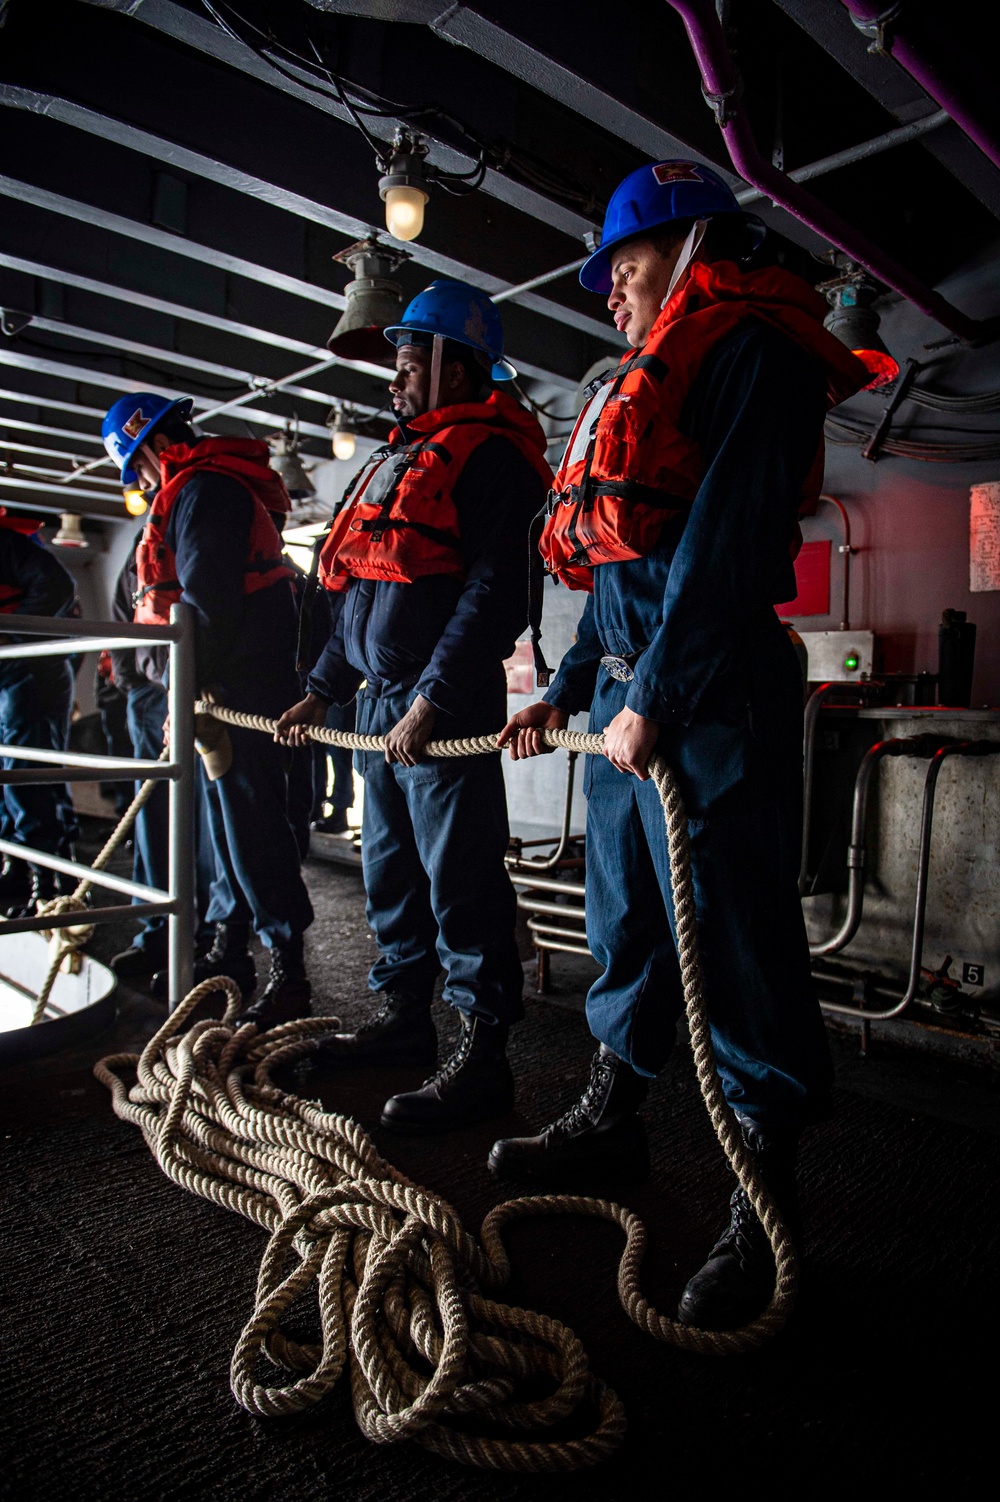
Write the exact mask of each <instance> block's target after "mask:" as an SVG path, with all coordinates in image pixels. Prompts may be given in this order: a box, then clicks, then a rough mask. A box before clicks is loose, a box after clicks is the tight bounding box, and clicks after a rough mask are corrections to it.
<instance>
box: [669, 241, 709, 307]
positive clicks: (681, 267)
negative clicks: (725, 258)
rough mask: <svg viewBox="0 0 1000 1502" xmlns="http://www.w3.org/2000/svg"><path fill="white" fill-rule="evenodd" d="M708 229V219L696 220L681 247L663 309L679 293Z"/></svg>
mask: <svg viewBox="0 0 1000 1502" xmlns="http://www.w3.org/2000/svg"><path fill="white" fill-rule="evenodd" d="M707 229H708V220H707V219H696V220H695V222H694V223H693V224H692V226H691V228H690V229H689V230H688V234H687V239H686V240H685V241H684V244H683V245H682V246H681V249H680V254H679V255H678V257H677V264H676V265H675V266H674V273H673V276H672V277H671V278H670V286H669V287H668V288H667V295H666V297H665V298H664V299H663V301H662V302H661V303H660V307H661V309H662V308H665V307H666V306H667V303H668V302H669V301H670V299H671V297H673V295H674V293H675V292H676V291H677V288H678V287H679V286H680V285H681V281H682V280H683V278H684V277H685V276H686V275H687V273H688V271H689V270H690V267H691V262H692V261H693V260H694V258H695V256H696V255H697V253H698V247H699V246H700V245H701V242H702V240H704V238H705V231H706V230H707Z"/></svg>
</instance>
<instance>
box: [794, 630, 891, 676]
mask: <svg viewBox="0 0 1000 1502" xmlns="http://www.w3.org/2000/svg"><path fill="white" fill-rule="evenodd" d="M799 635H800V636H801V638H802V642H803V645H804V646H805V649H806V653H807V655H808V658H809V671H808V673H807V675H806V676H807V677H808V679H809V682H810V683H857V682H858V681H859V680H860V679H862V678H870V677H871V676H872V674H873V672H874V670H875V669H874V663H875V633H874V631H800V632H799Z"/></svg>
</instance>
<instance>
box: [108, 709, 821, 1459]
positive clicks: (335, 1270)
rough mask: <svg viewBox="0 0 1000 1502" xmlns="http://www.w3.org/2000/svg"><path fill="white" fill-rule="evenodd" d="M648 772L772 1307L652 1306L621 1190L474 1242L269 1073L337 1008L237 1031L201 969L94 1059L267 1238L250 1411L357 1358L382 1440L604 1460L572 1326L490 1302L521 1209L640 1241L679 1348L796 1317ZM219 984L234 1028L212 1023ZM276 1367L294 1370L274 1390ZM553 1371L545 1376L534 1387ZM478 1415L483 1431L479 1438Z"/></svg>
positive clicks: (301, 1052) (714, 1342)
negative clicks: (295, 1324) (723, 1320)
mask: <svg viewBox="0 0 1000 1502" xmlns="http://www.w3.org/2000/svg"><path fill="white" fill-rule="evenodd" d="M197 712H198V713H199V714H212V715H214V716H215V717H216V718H218V719H220V720H222V721H223V722H224V723H227V724H230V725H235V726H237V727H239V728H243V729H251V730H259V731H262V732H265V733H267V734H271V735H273V733H274V729H275V722H274V721H273V720H268V719H266V718H265V717H264V716H261V715H249V714H243V713H242V712H240V711H236V710H230V709H226V708H224V707H223V706H221V705H217V704H213V703H208V702H199V704H198V705H197ZM310 735H311V736H312V738H313V739H314V740H317V741H319V742H320V743H322V744H326V745H337V746H349V747H351V748H353V749H355V750H365V751H377V750H382V749H384V742H383V740H382V738H381V737H375V736H359V735H357V734H355V733H353V732H344V731H328V730H325V729H321V728H315V729H312V730H311V731H310ZM496 739H497V738H496V736H479V737H471V738H466V739H463V740H454V741H436V742H430V743H429V744H428V746H427V748H426V754H427V755H430V756H468V755H479V754H484V753H488V752H493V751H496V750H497V745H496ZM544 739H545V741H546V743H547V744H549V745H551V746H561V747H564V748H565V749H566V750H569V751H574V752H584V753H589V754H600V753H601V751H602V749H603V738H602V737H601V736H599V735H586V734H583V733H581V732H579V731H565V730H563V731H546V732H544ZM649 770H650V775H651V777H652V779H653V781H654V783H655V785H656V788H657V791H658V793H659V797H660V801H661V804H662V806H663V813H664V824H665V831H666V838H667V848H668V853H669V858H670V873H671V886H672V893H673V904H674V912H675V919H676V929H677V949H678V959H679V963H680V971H681V977H682V981H683V986H684V997H685V1009H686V1014H687V1020H688V1027H689V1029H690V1034H691V1045H692V1052H693V1055H694V1061H695V1069H696V1071H697V1076H698V1083H699V1086H700V1088H701V1093H702V1096H703V1099H704V1101H705V1106H706V1109H707V1110H708V1113H709V1117H710V1118H711V1121H712V1126H713V1128H714V1130H715V1133H716V1137H717V1138H718V1141H719V1144H720V1146H721V1148H722V1150H723V1152H724V1153H725V1155H726V1159H727V1161H728V1162H729V1164H730V1167H731V1168H732V1169H733V1172H734V1173H735V1175H736V1177H737V1178H738V1179H739V1182H740V1184H741V1185H742V1186H743V1188H744V1190H745V1191H746V1193H747V1195H748V1197H749V1199H750V1202H751V1204H752V1205H753V1208H754V1212H755V1213H756V1215H757V1217H758V1219H759V1220H760V1223H761V1225H762V1227H763V1229H764V1231H765V1233H766V1235H767V1237H768V1240H769V1242H770V1245H771V1249H772V1252H773V1254H774V1258H775V1270H776V1276H775V1287H774V1293H773V1295H772V1297H771V1301H770V1303H769V1304H768V1307H767V1308H766V1309H765V1310H764V1312H763V1313H762V1314H761V1315H759V1316H758V1317H757V1318H756V1319H755V1320H753V1321H751V1323H749V1324H748V1325H746V1326H744V1327H743V1328H742V1329H738V1330H727V1331H709V1330H698V1329H694V1328H692V1327H690V1326H686V1325H682V1324H680V1323H679V1322H678V1321H676V1320H673V1319H669V1318H668V1317H666V1316H665V1315H662V1314H659V1313H658V1312H657V1311H656V1310H655V1309H654V1308H653V1307H652V1306H651V1305H650V1303H649V1301H648V1300H647V1299H646V1298H645V1296H644V1295H643V1293H642V1288H641V1281H640V1272H641V1266H642V1261H643V1256H644V1254H645V1250H646V1231H645V1228H644V1226H643V1224H642V1222H641V1221H640V1220H639V1218H638V1216H636V1215H635V1214H634V1213H633V1212H632V1211H630V1210H628V1209H626V1208H625V1207H623V1206H621V1205H618V1204H616V1203H614V1202H613V1201H610V1200H604V1199H594V1198H588V1197H583V1196H578V1195H559V1194H552V1195H536V1196H530V1197H525V1198H520V1199H513V1200H508V1201H507V1202H506V1203H504V1204H501V1205H498V1206H497V1207H496V1208H495V1209H494V1210H492V1211H491V1212H490V1213H489V1215H487V1217H486V1219H485V1221H484V1222H483V1225H482V1228H481V1231H480V1235H479V1239H478V1240H477V1239H476V1238H475V1237H474V1236H472V1235H471V1234H470V1233H469V1232H468V1231H466V1230H465V1229H464V1227H463V1226H462V1224H461V1222H460V1220H459V1218H458V1216H457V1214H456V1212H455V1211H454V1209H453V1208H452V1207H451V1206H450V1205H449V1204H448V1203H447V1201H446V1200H444V1199H442V1198H441V1197H440V1196H439V1195H437V1194H434V1193H433V1192H432V1191H430V1190H428V1189H423V1188H421V1187H420V1186H419V1185H416V1184H413V1183H412V1182H411V1181H410V1180H409V1179H407V1178H406V1177H405V1176H404V1175H403V1174H402V1173H400V1171H399V1170H398V1169H396V1168H394V1167H393V1166H392V1165H391V1164H389V1163H387V1162H385V1161H384V1160H383V1159H382V1158H381V1157H380V1155H379V1153H378V1151H377V1149H376V1148H375V1145H374V1143H373V1142H372V1141H371V1140H370V1138H369V1137H368V1136H367V1134H366V1133H365V1132H364V1131H363V1129H362V1128H361V1127H360V1126H359V1125H358V1123H357V1122H355V1121H352V1120H350V1119H349V1118H347V1117H344V1116H341V1115H338V1114H336V1113H334V1112H330V1111H327V1110H326V1109H324V1107H323V1106H322V1105H321V1104H320V1103H319V1102H318V1101H310V1100H305V1099H302V1098H300V1097H298V1096H296V1095H293V1094H291V1093H289V1092H288V1091H286V1090H284V1089H281V1088H279V1087H278V1086H277V1085H276V1084H275V1083H274V1081H273V1078H272V1074H273V1071H274V1070H275V1069H277V1068H278V1067H282V1066H285V1065H287V1064H289V1063H292V1062H295V1061H297V1060H300V1059H303V1058H306V1057H308V1056H309V1055H310V1054H311V1053H313V1052H314V1051H315V1050H316V1048H317V1046H318V1045H319V1044H320V1043H321V1042H322V1040H323V1038H324V1037H325V1036H326V1035H328V1034H332V1033H335V1032H337V1031H338V1030H339V1028H340V1023H339V1021H338V1019H337V1018H309V1019H306V1020H304V1021H301V1022H292V1023H287V1024H285V1025H284V1026H282V1027H277V1028H274V1029H272V1030H271V1031H269V1032H265V1033H262V1034H261V1033H258V1031H257V1029H256V1027H254V1026H253V1025H250V1024H244V1025H242V1026H241V1025H240V1024H239V1013H240V1010H241V1008H242V1005H243V1003H242V999H241V996H240V992H239V988H238V987H237V986H236V984H235V983H234V982H233V981H231V980H229V979H225V978H221V979H213V980H208V981H203V982H202V983H201V985H198V986H195V987H194V989H193V990H192V991H191V992H190V993H189V995H188V996H187V997H186V998H185V999H184V1001H183V1002H182V1003H181V1004H180V1006H179V1007H178V1008H177V1009H176V1010H175V1011H174V1012H173V1013H172V1014H171V1015H170V1016H169V1017H168V1018H167V1019H166V1020H165V1022H164V1023H163V1025H162V1026H161V1027H160V1029H159V1030H158V1032H157V1033H156V1034H155V1035H154V1036H153V1037H152V1038H151V1039H150V1041H149V1042H148V1043H147V1045H146V1047H145V1049H144V1050H143V1052H142V1054H141V1055H128V1054H118V1055H114V1056H111V1057H109V1058H106V1059H103V1060H101V1061H100V1063H98V1064H97V1065H96V1066H95V1070H94V1072H95V1074H96V1076H97V1078H98V1079H99V1080H100V1081H101V1082H102V1083H103V1084H104V1085H105V1086H106V1087H107V1089H108V1090H109V1091H110V1093H111V1099H112V1106H113V1109H114V1111H115V1113H116V1114H117V1115H118V1116H119V1117H120V1118H121V1119H122V1120H124V1121H128V1122H130V1123H131V1124H132V1125H135V1126H137V1127H138V1128H139V1129H140V1131H141V1132H142V1134H143V1136H144V1138H145V1140H146V1143H147V1145H148V1146H149V1149H150V1151H151V1153H152V1154H153V1156H154V1157H155V1159H156V1161H157V1162H158V1163H159V1165H160V1167H161V1168H162V1169H163V1171H164V1172H165V1173H166V1174H167V1175H168V1176H169V1177H170V1178H172V1179H174V1181H175V1182H176V1183H178V1184H180V1185H181V1186H182V1187H183V1188H185V1189H187V1190H188V1191H189V1192H191V1193H194V1194H200V1195H202V1196H203V1197H204V1198H206V1199H209V1200H212V1201H213V1202H215V1203H216V1204H220V1205H223V1206H225V1207H226V1208H228V1209H230V1210H235V1211H237V1212H238V1213H239V1214H241V1215H244V1216H245V1217H246V1218H247V1219H249V1220H251V1221H253V1222H254V1223H255V1224H256V1225H259V1226H261V1227H262V1228H263V1229H265V1230H266V1231H267V1232H268V1233H269V1238H270V1239H269V1241H268V1245H267V1248H266V1250H265V1252H264V1257H263V1260H262V1262H261V1267H260V1272H259V1275H258V1280H257V1289H256V1294H255V1298H254V1307H253V1310H252V1312H251V1314H250V1317H249V1319H248V1320H247V1323H246V1325H245V1326H244V1328H243V1331H242V1332H241V1334H240V1337H239V1339H238V1341H237V1343H236V1347H235V1350H234V1352H233V1357H232V1363H231V1368H230V1383H231V1387H232V1391H233V1395H234V1396H235V1398H236V1400H237V1402H239V1403H240V1404H241V1405H242V1406H243V1407H244V1408H245V1409H246V1410H247V1411H248V1412H250V1413H252V1414H255V1415H257V1416H258V1417H275V1416H281V1415H287V1414H292V1413H300V1412H302V1411H303V1410H305V1409H307V1408H309V1407H311V1406H313V1405H314V1404H315V1403H317V1402H319V1401H320V1400H321V1399H322V1398H323V1397H324V1396H325V1395H326V1394H327V1393H328V1392H329V1391H330V1390H331V1388H332V1387H333V1386H334V1385H335V1384H336V1382H337V1381H338V1380H339V1378H340V1376H341V1375H342V1373H343V1371H344V1370H345V1368H346V1369H347V1370H348V1372H349V1377H350V1385H351V1393H352V1400H353V1404H354V1412H355V1417H356V1419H357V1422H358V1424H359V1426H360V1428H361V1430H362V1432H363V1433H364V1434H366V1435H367V1436H368V1437H369V1438H370V1439H372V1440H373V1441H375V1442H376V1443H379V1444H390V1443H392V1444H394V1443H398V1442H400V1441H402V1440H407V1439H412V1440H414V1441H415V1442H416V1443H417V1444H420V1445H422V1446H423V1447H424V1448H426V1449H428V1450H431V1451H433V1452H434V1453H436V1454H440V1455H445V1456H447V1457H448V1458H449V1459H451V1460H457V1461H460V1462H462V1463H463V1464H467V1465H473V1466H480V1467H489V1468H492V1469H498V1470H506V1471H512V1472H550V1473H554V1472H559V1471H571V1470H577V1469H580V1468H581V1467H585V1466H591V1465H596V1464H597V1463H598V1462H600V1461H601V1460H603V1459H605V1458H606V1457H607V1456H608V1455H610V1454H611V1453H612V1451H613V1450H614V1449H615V1448H616V1447H617V1445H618V1444H620V1442H621V1439H622V1436H623V1434H624V1430H625V1416H624V1411H623V1409H622V1405H621V1403H620V1401H619V1399H618V1398H617V1396H616V1395H615V1394H614V1393H613V1392H612V1391H611V1389H610V1388H608V1387H607V1386H605V1384H604V1383H602V1382H601V1381H600V1380H599V1379H598V1378H596V1377H595V1376H594V1375H593V1374H592V1373H591V1372H590V1370H589V1366H588V1363H587V1358H586V1354H585V1352H584V1350H583V1347H582V1346H581V1344H580V1342H579V1340H578V1339H577V1337H576V1336H575V1335H574V1334H573V1332H572V1331H571V1330H569V1329H567V1327H566V1326H565V1325H562V1324H561V1323H559V1321H557V1320H554V1319H550V1318H548V1317H547V1316H545V1315H543V1314H540V1313H537V1312H535V1311H532V1310H525V1309H518V1308H515V1307H513V1306H511V1305H508V1304H504V1303H502V1302H499V1301H498V1300H497V1299H496V1298H495V1297H493V1295H494V1294H495V1293H497V1292H499V1291H500V1290H502V1288H503V1287H504V1285H505V1284H506V1283H507V1281H508V1279H509V1277H510V1273H511V1267H510V1259H509V1257H508V1254H507V1251H506V1248H505V1246H504V1243H503V1235H502V1233H503V1230H504V1228H505V1227H506V1225H507V1224H508V1223H509V1222H511V1221H514V1220H520V1219H525V1218H528V1217H536V1216H549V1215H561V1216H579V1217H591V1218H597V1219H602V1220H606V1221H609V1222H611V1223H612V1224H614V1225H617V1226H618V1228H619V1229H620V1230H621V1232H622V1233H623V1236H624V1239H625V1245H624V1249H623V1251H622V1255H621V1259H620V1262H619V1267H618V1279H617V1284H618V1295H619V1299H620V1301H621V1304H622V1307H623V1309H624V1310H625V1312H626V1314H627V1315H628V1317H629V1318H630V1319H631V1320H632V1321H633V1322H634V1323H635V1324H636V1325H638V1326H639V1328H640V1329H643V1330H645V1331H646V1332H647V1333H648V1334H649V1335H651V1336H652V1337H653V1338H654V1339H656V1340H660V1341H663V1342H665V1343H667V1344H669V1345H672V1346H674V1347H676V1348H678V1349H680V1350H683V1351H689V1352H694V1353H697V1354H700V1355H711V1356H720V1355H736V1354H739V1353H742V1352H745V1351H750V1350H753V1349H755V1348H756V1347H758V1346H760V1345H761V1344H762V1343H763V1342H764V1341H766V1340H769V1339H770V1338H772V1337H773V1336H774V1335H775V1334H776V1333H777V1332H778V1331H779V1330H780V1329H781V1328H782V1326H783V1325H784V1324H785V1322H786V1321H787V1319H788V1316H789V1313H790V1311H791V1308H792V1305H793V1303H794V1299H795V1294H796V1287H797V1277H798V1274H797V1266H796V1259H795V1252H794V1248H793V1247H792V1244H791V1241H790V1239H789V1236H788V1232H787V1230H786V1228H785V1227H784V1225H783V1224H782V1222H781V1219H780V1217H779V1215H778V1212H777V1209H776V1207H775V1205H774V1202H773V1200H772V1198H771V1196H770V1194H769V1192H768V1190H767V1187H766V1185H765V1184H764V1183H763V1181H762V1179H761V1178H760V1175H759V1173H758V1171H757V1166H756V1163H755V1160H754V1159H753V1158H752V1156H751V1155H750V1154H749V1153H748V1152H747V1150H746V1147H745V1145H744V1143H743V1137H742V1133H741V1131H740V1128H739V1124H738V1122H737V1120H736V1118H735V1116H734V1115H733V1113H732V1111H731V1109H730V1107H729V1105H728V1103H727V1102H726V1099H725V1096H724V1094H723V1091H722V1086H721V1082H720V1080H719V1076H718V1071H717V1069H716V1065H715V1056H714V1052H713V1049H712V1039H711V1028H710V1024H709V1014H708V1006H707V999H706V996H705V990H704V982H703V976H702V967H701V961H700V956H699V949H698V922H697V911H696V906H695V897H694V884H693V880H692V876H691V863H690V850H689V842H688V828H687V818H686V815H685V812H684V805H683V800H682V799H681V796H680V793H679V791H678V788H677V784H676V781H675V779H674V777H673V775H672V773H671V771H670V768H669V766H668V765H667V763H666V761H665V760H664V758H663V757H662V756H661V755H660V754H658V753H654V755H653V756H652V758H651V759H650V763H649ZM147 786H149V784H147ZM137 801H138V800H137ZM130 812H131V810H130ZM109 843H110V842H109ZM102 854H103V852H102ZM220 994H221V996H222V998H223V1002H224V1010H223V1015H222V1017H221V1019H220V1018H218V1017H212V1016H205V1015H201V1014H203V1013H204V1011H205V1008H206V1006H207V1004H208V1002H209V1000H210V999H211V998H212V997H215V998H216V999H217V998H218V997H219V995H220ZM129 1074H131V1075H132V1076H133V1082H132V1083H131V1084H129V1083H128V1082H127V1076H128V1075H129ZM487 1290H488V1292H487ZM313 1296H315V1298H316V1299H317V1300H318V1305H319V1325H320V1332H319V1340H318V1342H317V1343H316V1344H315V1345H313V1344H303V1343H301V1342H299V1341H296V1340H295V1339H293V1338H292V1337H291V1336H290V1335H288V1334H287V1333H286V1332H285V1331H284V1330H283V1328H282V1325H283V1322H284V1321H285V1320H286V1317H287V1316H288V1314H289V1312H290V1311H291V1310H292V1309H293V1308H294V1307H295V1306H296V1305H297V1304H298V1303H299V1302H300V1301H301V1300H302V1299H303V1298H306V1297H313ZM262 1363H270V1366H271V1368H272V1369H273V1370H274V1371H276V1372H277V1373H279V1374H280V1372H282V1371H283V1372H285V1373H288V1374H290V1380H287V1381H281V1380H278V1379H277V1378H276V1379H275V1380H274V1381H273V1382H272V1383H271V1384H270V1385H268V1384H265V1383H263V1382H262V1381H261V1380H260V1379H259V1369H260V1367H261V1364H262ZM540 1381H541V1382H542V1383H543V1386H544V1388H545V1389H547V1391H543V1393H542V1395H541V1396H539V1383H540ZM526 1386H527V1388H528V1392H527V1393H526V1392H525V1387H526ZM570 1415H576V1416H577V1417H576V1419H575V1426H576V1427H577V1428H580V1427H581V1426H582V1425H585V1426H586V1429H585V1432H584V1433H583V1434H582V1436H581V1437H578V1438H576V1439H570V1440H567V1439H558V1440H557V1439H553V1438H552V1437H551V1436H546V1433H545V1431H546V1430H548V1429H551V1427H552V1426H553V1425H554V1424H556V1423H557V1422H559V1421H561V1420H563V1419H566V1418H568V1417H569V1416H570ZM472 1418H474V1419H475V1420H476V1421H477V1422H479V1421H481V1423H482V1427H483V1431H484V1432H478V1431H474V1430H473V1428H472V1427H471V1426H470V1419H472Z"/></svg>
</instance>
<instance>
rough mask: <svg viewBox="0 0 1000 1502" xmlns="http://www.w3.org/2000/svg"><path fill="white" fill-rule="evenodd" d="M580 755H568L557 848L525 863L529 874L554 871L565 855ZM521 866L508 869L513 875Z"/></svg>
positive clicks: (572, 752)
mask: <svg viewBox="0 0 1000 1502" xmlns="http://www.w3.org/2000/svg"><path fill="white" fill-rule="evenodd" d="M579 754H580V753H579V752H578V751H567V753H566V793H565V797H564V799H563V820H562V829H561V830H560V832H559V839H558V841H557V842H556V848H555V850H553V852H552V854H551V855H549V856H546V857H545V858H544V859H543V860H531V861H526V862H523V864H524V865H525V866H526V867H527V869H528V871H529V872H533V871H552V870H554V869H555V867H556V866H558V864H559V862H560V861H561V860H562V858H563V855H564V854H565V851H566V846H567V845H568V844H569V827H570V821H571V819H572V817H573V782H574V779H575V776H576V758H577V756H578V755H579ZM520 864H522V863H518V866H514V865H511V864H508V868H507V869H508V870H509V871H511V872H512V873H513V872H515V871H517V870H518V868H519V865H520ZM515 879H516V877H515Z"/></svg>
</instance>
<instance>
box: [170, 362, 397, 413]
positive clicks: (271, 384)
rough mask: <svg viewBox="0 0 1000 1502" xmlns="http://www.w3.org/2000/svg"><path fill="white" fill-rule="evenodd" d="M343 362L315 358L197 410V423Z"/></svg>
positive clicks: (363, 409)
mask: <svg viewBox="0 0 1000 1502" xmlns="http://www.w3.org/2000/svg"><path fill="white" fill-rule="evenodd" d="M343 363H344V362H343V361H342V360H340V359H338V357H337V356H336V355H331V356H330V357H329V358H328V359H325V360H317V361H316V362H315V364H313V365H307V366H305V368H304V369H302V370H296V371H293V372H292V374H291V375H289V376H282V377H281V379H280V380H277V381H265V382H264V384H263V385H260V386H255V387H254V388H253V390H252V391H245V392H244V393H243V395H242V396H237V397H234V398H233V400H232V401H231V402H223V404H222V406H221V407H210V408H209V409H208V411H207V412H199V413H198V421H199V423H202V422H209V421H210V420H211V418H213V417H220V416H221V415H222V413H223V412H233V411H235V409H236V408H237V407H242V406H243V405H244V404H245V403H246V402H252V401H253V400H254V399H255V397H258V396H270V394H271V392H272V391H280V390H281V388H282V386H288V385H290V384H291V382H292V381H301V380H302V379H303V377H304V376H310V375H316V374H318V372H319V371H321V370H329V369H330V367H331V365H342V364H343ZM375 368H376V367H375V366H370V367H369V370H374V369H375ZM378 373H379V375H380V376H384V375H386V374H387V372H386V371H385V370H383V369H381V368H379V371H378ZM325 400H326V401H327V402H331V401H332V400H333V398H332V397H331V396H328V397H326V398H325ZM351 405H352V406H356V407H358V408H359V410H360V411H364V412H369V413H371V412H374V411H375V410H376V409H375V408H374V407H361V406H360V405H359V404H358V403H357V402H352V403H351Z"/></svg>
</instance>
